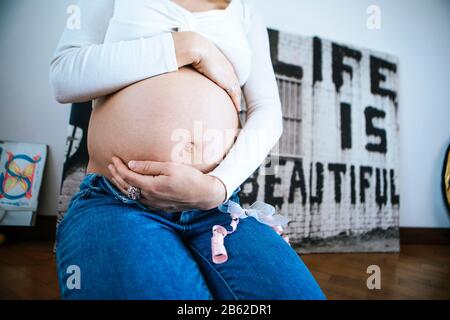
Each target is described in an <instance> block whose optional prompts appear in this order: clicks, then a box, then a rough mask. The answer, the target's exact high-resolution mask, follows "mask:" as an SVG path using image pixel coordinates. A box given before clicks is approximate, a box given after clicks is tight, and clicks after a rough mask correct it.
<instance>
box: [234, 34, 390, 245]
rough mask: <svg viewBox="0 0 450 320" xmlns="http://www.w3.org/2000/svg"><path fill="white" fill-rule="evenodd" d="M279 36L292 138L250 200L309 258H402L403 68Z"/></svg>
mask: <svg viewBox="0 0 450 320" xmlns="http://www.w3.org/2000/svg"><path fill="white" fill-rule="evenodd" d="M269 35H270V42H271V51H272V52H271V53H272V61H273V64H274V69H275V72H276V76H277V81H278V85H279V91H280V98H281V102H282V105H283V115H284V134H283V136H282V138H281V140H280V142H279V144H278V145H277V147H276V148H274V150H273V152H272V157H273V158H274V159H275V160H273V163H275V164H276V163H277V161H278V164H276V165H273V164H272V167H274V168H275V170H276V171H277V172H276V174H275V175H264V174H261V172H257V173H255V175H254V176H253V177H252V178H250V179H249V180H248V181H247V182H246V183H245V184H244V185H243V192H242V200H243V201H244V203H247V204H250V203H252V202H253V201H255V200H257V199H258V200H262V201H265V202H268V203H271V204H273V205H274V206H276V207H277V209H278V210H280V211H281V213H282V214H284V215H286V216H288V217H289V218H290V219H291V222H290V224H289V228H288V230H287V231H288V234H289V236H290V238H291V241H292V242H293V243H294V244H295V246H296V247H297V248H298V251H299V252H305V253H306V252H330V251H332V252H335V251H336V252H345V251H398V249H399V245H398V224H399V195H398V194H399V190H398V168H399V150H398V143H399V127H398V101H397V91H398V73H397V59H396V58H395V57H393V56H391V55H388V54H383V53H380V52H375V51H371V50H367V49H359V48H355V47H352V46H346V45H342V44H338V43H335V42H332V41H328V40H323V39H320V38H317V37H316V38H312V37H303V36H298V35H293V34H288V33H282V32H277V31H275V30H270V32H269ZM277 157H278V159H277Z"/></svg>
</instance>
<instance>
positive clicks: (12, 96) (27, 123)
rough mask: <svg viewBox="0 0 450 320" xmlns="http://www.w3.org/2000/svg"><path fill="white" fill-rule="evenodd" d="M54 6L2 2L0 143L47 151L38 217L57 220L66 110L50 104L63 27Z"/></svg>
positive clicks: (42, 1) (29, 0)
mask: <svg viewBox="0 0 450 320" xmlns="http://www.w3.org/2000/svg"><path fill="white" fill-rule="evenodd" d="M65 11H66V4H65V3H64V1H58V0H39V1H36V0H3V1H1V2H0V72H1V75H0V81H1V82H0V140H17V141H26V142H36V143H45V144H47V145H48V146H49V154H48V159H47V163H46V172H45V177H44V181H43V188H42V189H41V195H40V199H39V200H40V204H39V212H38V213H39V214H43V215H54V214H56V203H57V194H58V193H59V186H60V181H61V175H62V164H63V158H64V145H65V138H66V131H67V123H68V121H69V114H70V109H69V107H68V106H61V105H59V104H58V103H57V102H56V101H54V99H53V96H52V93H51V90H50V86H49V80H48V72H49V64H50V60H51V57H52V55H53V52H54V50H55V48H56V44H57V41H58V40H59V37H60V35H61V32H62V30H63V28H64V25H65V19H66V18H65Z"/></svg>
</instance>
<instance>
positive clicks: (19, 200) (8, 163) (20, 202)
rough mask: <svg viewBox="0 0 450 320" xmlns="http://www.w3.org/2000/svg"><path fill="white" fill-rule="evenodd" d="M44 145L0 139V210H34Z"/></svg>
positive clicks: (41, 171) (45, 152)
mask: <svg viewBox="0 0 450 320" xmlns="http://www.w3.org/2000/svg"><path fill="white" fill-rule="evenodd" d="M46 156H47V146H46V145H42V144H30V143H21V142H0V210H7V211H24V210H29V211H35V210H36V209H37V204H38V196H39V189H40V185H41V182H42V176H43V172H44V167H45V160H46Z"/></svg>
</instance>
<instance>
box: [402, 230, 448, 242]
mask: <svg viewBox="0 0 450 320" xmlns="http://www.w3.org/2000/svg"><path fill="white" fill-rule="evenodd" d="M400 243H401V244H434V245H450V229H448V228H400Z"/></svg>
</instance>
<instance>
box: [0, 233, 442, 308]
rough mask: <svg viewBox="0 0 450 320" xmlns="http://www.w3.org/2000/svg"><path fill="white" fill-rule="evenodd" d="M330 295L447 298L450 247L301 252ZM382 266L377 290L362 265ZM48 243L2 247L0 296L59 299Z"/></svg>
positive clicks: (335, 296)
mask: <svg viewBox="0 0 450 320" xmlns="http://www.w3.org/2000/svg"><path fill="white" fill-rule="evenodd" d="M303 260H304V261H305V263H306V264H307V265H308V267H309V268H310V270H311V271H312V273H313V274H314V276H315V277H316V279H317V281H318V282H319V284H320V285H321V287H322V289H323V290H324V292H325V294H326V295H327V297H328V298H329V299H450V246H438V245H404V246H402V253H401V254H320V255H305V256H303ZM369 265H378V266H379V267H380V268H381V290H368V289H367V287H366V279H367V277H368V274H366V269H367V267H368V266H369ZM58 297H59V295H58V284H57V280H56V274H55V264H54V258H53V254H52V242H36V241H32V242H30V241H28V242H27V241H21V242H13V243H11V242H10V243H7V244H5V245H3V246H0V299H58Z"/></svg>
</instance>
